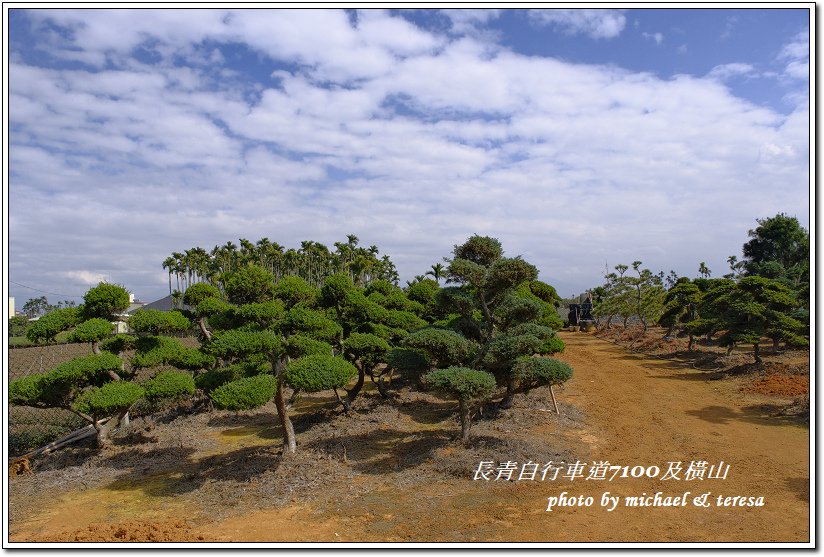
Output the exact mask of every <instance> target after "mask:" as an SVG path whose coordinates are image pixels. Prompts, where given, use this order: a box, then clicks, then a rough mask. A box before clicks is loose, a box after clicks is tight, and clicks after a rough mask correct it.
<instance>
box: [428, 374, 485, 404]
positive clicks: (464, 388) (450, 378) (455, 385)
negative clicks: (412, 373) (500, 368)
mask: <svg viewBox="0 0 824 557" xmlns="http://www.w3.org/2000/svg"><path fill="white" fill-rule="evenodd" d="M425 380H426V384H427V385H429V387H430V388H431V389H432V390H434V391H435V392H440V393H443V394H446V395H448V397H449V398H454V399H457V400H459V401H470V400H476V399H480V398H486V397H487V396H489V395H491V394H492V392H493V391H494V390H495V377H494V376H493V375H492V374H490V373H487V372H485V371H479V370H477V369H470V368H467V367H448V368H446V369H436V370H435V371H433V372H431V373H428V374H426V377H425Z"/></svg>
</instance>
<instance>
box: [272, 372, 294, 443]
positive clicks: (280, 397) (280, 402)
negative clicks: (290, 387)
mask: <svg viewBox="0 0 824 557" xmlns="http://www.w3.org/2000/svg"><path fill="white" fill-rule="evenodd" d="M274 367H275V377H276V378H277V380H278V389H277V391H276V392H275V408H277V411H278V418H279V419H280V424H281V425H282V426H283V454H284V456H286V455H290V454H295V452H296V451H297V443H296V442H295V428H294V427H293V426H292V420H290V419H289V412H288V410H287V408H286V400H285V397H284V394H283V367H284V366H283V365H282V362H281V361H280V359H278V360H276V361H275V362H274Z"/></svg>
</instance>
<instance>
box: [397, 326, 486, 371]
mask: <svg viewBox="0 0 824 557" xmlns="http://www.w3.org/2000/svg"><path fill="white" fill-rule="evenodd" d="M403 345H404V346H405V347H407V348H414V349H416V350H419V351H421V352H424V353H425V354H427V355H428V356H429V358H430V360H434V361H435V362H436V363H437V365H439V366H450V365H457V364H460V363H462V362H463V361H465V360H467V359H469V356H470V353H471V351H472V345H471V344H470V342H469V341H468V340H466V338H464V337H462V336H461V335H459V334H458V333H456V332H455V331H451V330H446V329H436V328H428V329H421V330H419V331H415V332H414V333H410V334H409V335H407V336H406V338H404V339H403Z"/></svg>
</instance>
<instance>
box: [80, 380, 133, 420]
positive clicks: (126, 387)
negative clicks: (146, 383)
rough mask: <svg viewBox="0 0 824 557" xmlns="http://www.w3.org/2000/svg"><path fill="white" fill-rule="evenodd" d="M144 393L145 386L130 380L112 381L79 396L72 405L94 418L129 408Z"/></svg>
mask: <svg viewBox="0 0 824 557" xmlns="http://www.w3.org/2000/svg"><path fill="white" fill-rule="evenodd" d="M143 393H144V390H143V387H141V386H140V385H137V384H135V383H132V382H130V381H110V382H108V383H106V384H105V385H103V386H102V387H94V388H92V389H90V390H88V391H86V392H84V393H83V394H81V395H80V396H78V397H77V399H76V400H75V401H74V403H73V404H72V407H73V408H74V409H75V410H77V411H79V412H83V413H84V414H88V415H90V416H92V417H94V418H100V417H103V416H111V415H112V414H115V413H118V412H122V411H124V410H127V409H128V408H129V407H130V406H131V405H132V404H134V403H135V402H136V401H137V400H138V399H139V398H141V397H142V396H143Z"/></svg>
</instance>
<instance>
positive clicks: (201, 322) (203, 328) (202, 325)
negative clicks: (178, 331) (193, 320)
mask: <svg viewBox="0 0 824 557" xmlns="http://www.w3.org/2000/svg"><path fill="white" fill-rule="evenodd" d="M197 326H198V327H200V332H201V333H203V336H204V337H206V340H207V341H210V340H212V332H211V331H210V330H209V329H207V328H206V318H205V317H201V318H200V319H198V320H197Z"/></svg>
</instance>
